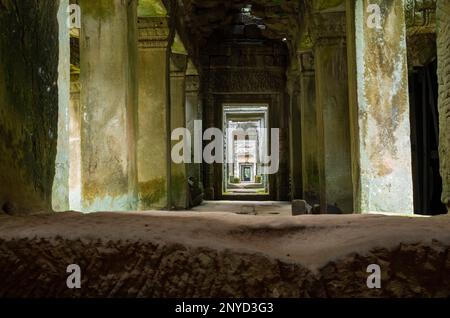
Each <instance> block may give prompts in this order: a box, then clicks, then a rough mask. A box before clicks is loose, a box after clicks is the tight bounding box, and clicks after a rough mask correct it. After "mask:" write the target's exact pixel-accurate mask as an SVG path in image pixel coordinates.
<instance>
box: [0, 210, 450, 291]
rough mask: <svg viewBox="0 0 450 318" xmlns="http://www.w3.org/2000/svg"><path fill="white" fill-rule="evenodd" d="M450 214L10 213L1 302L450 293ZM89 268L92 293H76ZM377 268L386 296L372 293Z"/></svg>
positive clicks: (2, 244) (0, 246) (1, 259)
mask: <svg viewBox="0 0 450 318" xmlns="http://www.w3.org/2000/svg"><path fill="white" fill-rule="evenodd" d="M449 228H450V218H449V217H448V216H442V217H435V218H405V217H386V216H373V215H372V216H369V215H365V216H361V215H351V216H338V217H336V216H300V217H280V216H278V217H270V216H265V217H257V216H235V215H232V214H220V213H219V214H208V213H206V214H199V213H185V214H173V213H172V214H170V213H144V214H123V213H100V214H90V215H81V214H78V213H67V214H58V215H49V216H39V217H25V218H14V217H0V279H1V281H2V284H1V285H0V296H1V297H43V296H45V297H449V296H450V275H449V273H450V257H449V255H450V254H449V250H450V248H449V247H450V234H449V233H450V231H449ZM73 263H75V264H78V265H79V266H80V267H81V270H82V282H81V284H82V285H81V286H82V288H81V289H79V290H69V289H68V288H67V287H66V279H67V276H68V274H67V273H66V267H67V266H68V265H69V264H73ZM369 264H378V265H380V267H381V280H382V282H381V287H382V288H381V289H368V288H367V285H366V280H367V277H368V275H369V274H368V273H367V272H366V269H367V266H368V265H369Z"/></svg>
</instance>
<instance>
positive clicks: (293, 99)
mask: <svg viewBox="0 0 450 318" xmlns="http://www.w3.org/2000/svg"><path fill="white" fill-rule="evenodd" d="M287 77H288V81H287V91H288V95H289V99H290V100H289V113H290V114H289V118H290V122H289V135H290V136H289V139H290V147H289V148H290V152H289V154H290V166H291V169H290V179H291V200H298V199H303V190H302V183H303V181H302V134H301V117H302V114H301V110H300V107H301V103H300V83H299V81H300V79H299V70H298V65H297V66H296V67H294V69H292V70H291V71H290V72H288V76H287Z"/></svg>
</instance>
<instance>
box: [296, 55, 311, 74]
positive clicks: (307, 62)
mask: <svg viewBox="0 0 450 318" xmlns="http://www.w3.org/2000/svg"><path fill="white" fill-rule="evenodd" d="M297 56H298V61H299V64H300V72H301V73H302V74H314V53H313V52H312V50H308V51H301V52H298V55H297Z"/></svg>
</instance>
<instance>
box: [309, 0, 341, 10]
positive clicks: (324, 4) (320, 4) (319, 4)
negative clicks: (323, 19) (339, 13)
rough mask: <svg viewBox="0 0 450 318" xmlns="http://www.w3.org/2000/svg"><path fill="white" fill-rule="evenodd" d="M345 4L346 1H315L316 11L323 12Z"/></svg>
mask: <svg viewBox="0 0 450 318" xmlns="http://www.w3.org/2000/svg"><path fill="white" fill-rule="evenodd" d="M343 4H344V0H314V9H315V10H318V11H321V10H326V9H332V8H336V7H338V6H340V5H343Z"/></svg>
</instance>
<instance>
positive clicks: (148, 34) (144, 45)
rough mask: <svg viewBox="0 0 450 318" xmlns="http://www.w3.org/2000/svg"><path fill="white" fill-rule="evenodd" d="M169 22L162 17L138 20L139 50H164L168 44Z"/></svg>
mask: <svg viewBox="0 0 450 318" xmlns="http://www.w3.org/2000/svg"><path fill="white" fill-rule="evenodd" d="M169 35H170V28H169V21H168V19H167V18H164V17H145V18H142V17H140V18H138V47H139V49H152V48H161V49H163V48H164V49H166V48H167V46H168V43H169Z"/></svg>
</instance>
